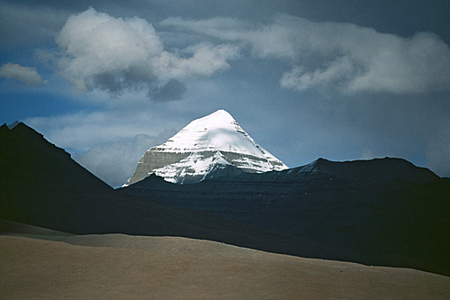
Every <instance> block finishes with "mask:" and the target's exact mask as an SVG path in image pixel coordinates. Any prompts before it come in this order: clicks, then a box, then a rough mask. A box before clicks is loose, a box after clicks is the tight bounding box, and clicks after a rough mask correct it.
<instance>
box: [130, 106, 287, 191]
mask: <svg viewBox="0 0 450 300" xmlns="http://www.w3.org/2000/svg"><path fill="white" fill-rule="evenodd" d="M227 166H234V167H236V168H239V169H241V170H242V171H244V172H252V173H255V172H256V173H261V172H267V171H273V170H275V171H280V170H284V169H287V166H286V165H285V164H283V162H281V161H280V160H278V159H277V158H276V157H274V156H273V155H272V154H270V153H269V152H268V151H266V150H265V149H263V148H262V147H261V146H260V145H259V144H258V143H257V142H255V141H254V140H253V139H252V138H251V137H250V136H249V135H248V134H247V133H246V132H245V131H244V130H243V129H242V128H241V126H239V124H238V123H237V122H236V120H234V119H233V117H232V116H231V115H230V114H229V113H228V112H226V111H225V110H222V109H221V110H218V111H216V112H214V113H212V114H210V115H207V116H205V117H203V118H200V119H197V120H194V121H192V122H191V123H189V124H188V125H187V126H186V127H184V128H183V129H182V130H181V131H180V132H178V133H177V134H175V135H174V136H173V137H171V138H170V139H169V140H167V142H165V143H164V144H162V145H160V146H156V147H153V148H150V149H149V150H147V152H146V153H145V154H144V156H143V157H142V158H141V160H140V161H139V164H138V166H137V168H136V171H135V173H134V175H133V176H132V177H131V178H130V179H129V180H128V181H127V183H126V184H125V185H130V184H133V183H135V182H137V181H140V180H142V179H144V178H145V177H147V176H149V175H150V174H156V175H158V176H162V177H164V178H165V179H166V180H167V181H170V182H174V183H186V182H198V181H201V180H203V179H205V178H207V176H208V175H209V174H210V173H211V172H212V171H216V170H217V169H225V168H226V167H227Z"/></svg>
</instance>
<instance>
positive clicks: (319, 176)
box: [120, 158, 450, 275]
mask: <svg viewBox="0 0 450 300" xmlns="http://www.w3.org/2000/svg"><path fill="white" fill-rule="evenodd" d="M120 191H122V192H124V193H130V194H135V195H141V196H146V195H152V196H153V197H156V199H157V200H158V201H161V203H164V204H168V205H171V206H174V207H181V208H191V209H196V210H201V211H205V212H209V213H213V214H217V215H219V216H223V217H226V218H229V219H233V220H237V221H240V222H244V223H246V224H251V225H253V226H257V227H260V228H264V229H269V230H274V231H278V232H282V233H284V234H290V235H294V236H298V237H302V238H305V239H307V240H310V241H313V242H316V243H318V244H322V245H326V246H328V247H331V248H336V249H344V250H346V251H349V252H351V253H359V254H360V255H361V256H362V259H361V260H355V261H358V262H363V263H366V264H374V265H388V266H404V267H413V268H419V269H422V270H427V271H432V272H440V273H443V274H447V275H450V256H449V255H448V253H450V219H449V216H450V179H447V178H439V177H438V176H437V175H435V174H434V173H433V172H431V171H430V170H428V169H425V168H418V167H416V166H414V165H413V164H411V163H410V162H408V161H406V160H403V159H397V158H384V159H374V160H370V161H351V162H331V161H328V160H325V159H318V160H316V161H314V162H313V163H311V164H309V165H306V166H303V167H298V168H293V169H290V170H285V171H281V172H268V173H263V174H240V175H236V176H227V177H217V178H213V179H209V180H205V181H203V182H200V183H198V184H195V185H174V184H171V183H168V182H165V181H164V180H163V179H162V178H158V177H156V176H150V177H147V178H146V179H144V180H142V181H140V182H137V183H135V184H134V185H131V186H128V187H126V188H123V189H121V190H120Z"/></svg>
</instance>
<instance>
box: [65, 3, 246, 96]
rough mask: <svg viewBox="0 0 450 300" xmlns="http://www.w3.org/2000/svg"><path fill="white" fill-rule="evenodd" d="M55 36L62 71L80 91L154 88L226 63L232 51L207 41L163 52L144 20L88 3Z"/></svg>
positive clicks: (207, 73)
mask: <svg viewBox="0 0 450 300" xmlns="http://www.w3.org/2000/svg"><path fill="white" fill-rule="evenodd" d="M56 42H57V44H58V45H59V47H60V49H61V51H62V55H61V56H60V57H59V58H58V59H57V60H56V61H57V64H58V66H59V68H60V70H61V72H62V74H63V76H64V77H65V78H66V79H68V80H69V81H70V82H71V83H72V84H73V86H74V87H75V88H76V89H78V90H81V91H87V90H92V89H95V88H100V89H104V90H108V91H111V92H120V91H123V90H125V89H140V88H142V87H146V88H148V89H152V88H158V87H160V86H164V85H165V84H166V83H167V82H169V81H170V80H183V79H186V78H191V77H192V76H194V77H195V76H210V75H211V74H213V73H215V72H217V71H219V70H224V69H227V68H229V64H228V62H227V61H228V60H230V59H234V58H236V57H237V55H238V48H237V47H236V46H231V45H218V46H215V45H212V44H200V45H196V46H194V47H190V48H188V49H185V50H183V51H175V52H169V51H166V50H164V45H163V42H162V41H161V39H160V37H159V35H158V33H157V32H156V30H155V28H154V27H153V26H152V24H150V23H148V22H147V21H146V20H144V19H141V18H138V17H134V18H131V19H122V18H114V17H112V16H110V15H108V14H106V13H101V12H97V11H96V10H95V9H93V8H90V9H88V10H87V11H85V12H83V13H80V14H78V15H73V16H71V17H70V18H69V19H68V20H67V22H66V24H65V25H64V27H63V28H62V30H61V32H60V34H59V35H58V36H57V38H56ZM180 53H182V54H183V55H181V54H180Z"/></svg>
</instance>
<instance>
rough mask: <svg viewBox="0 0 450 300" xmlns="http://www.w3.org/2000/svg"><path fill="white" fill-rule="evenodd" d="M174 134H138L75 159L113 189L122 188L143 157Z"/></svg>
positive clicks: (102, 145)
mask: <svg viewBox="0 0 450 300" xmlns="http://www.w3.org/2000/svg"><path fill="white" fill-rule="evenodd" d="M173 134H174V132H169V131H163V132H161V133H160V134H159V135H157V136H151V135H148V134H137V135H135V136H134V137H132V138H130V139H127V140H121V141H118V142H108V143H104V144H101V145H97V146H95V147H92V148H91V149H89V150H88V151H87V152H85V153H79V154H75V155H74V159H75V160H76V161H77V162H78V163H79V164H81V165H82V166H83V167H85V168H86V169H88V170H89V171H90V172H92V173H93V174H95V175H96V176H98V177H99V178H100V179H102V180H103V181H105V182H106V183H108V184H109V185H111V186H112V187H120V186H122V185H123V184H124V183H125V182H126V181H127V180H128V179H129V178H130V177H131V176H132V175H133V173H134V171H135V169H136V166H137V164H138V162H139V160H140V158H141V157H142V155H144V153H145V152H146V151H147V150H148V149H149V148H150V147H152V146H155V145H159V144H162V143H163V142H165V141H166V140H167V135H173Z"/></svg>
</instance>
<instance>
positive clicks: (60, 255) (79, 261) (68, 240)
mask: <svg viewBox="0 0 450 300" xmlns="http://www.w3.org/2000/svg"><path fill="white" fill-rule="evenodd" d="M37 237H39V236H34V237H33V238H30V237H25V236H11V235H3V236H0V299H450V277H446V276H441V275H436V274H432V273H426V272H422V271H417V270H412V269H403V268H387V267H373V266H364V265H360V264H355V263H348V262H338V261H327V260H320V259H306V258H301V257H294V256H288V255H279V254H273V253H267V252H263V251H257V250H252V249H245V248H239V247H235V246H230V245H226V244H221V243H217V242H211V241H202V240H193V239H187V238H179V237H137V236H127V235H121V234H110V235H87V236H45V237H44V236H41V237H40V238H37Z"/></svg>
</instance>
